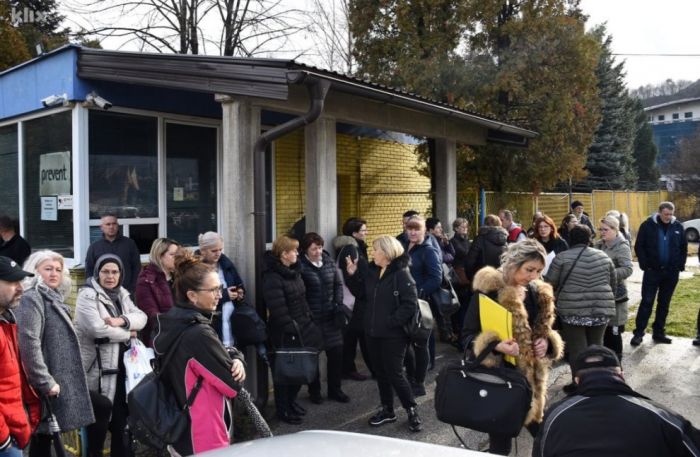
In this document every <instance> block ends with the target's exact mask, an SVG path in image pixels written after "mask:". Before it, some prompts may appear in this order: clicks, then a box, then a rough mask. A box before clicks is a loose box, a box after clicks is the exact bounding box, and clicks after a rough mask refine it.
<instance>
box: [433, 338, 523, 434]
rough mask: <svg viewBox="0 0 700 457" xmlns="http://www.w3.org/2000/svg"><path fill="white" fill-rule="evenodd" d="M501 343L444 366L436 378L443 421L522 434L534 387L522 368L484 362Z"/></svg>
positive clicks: (439, 409) (436, 392) (467, 426)
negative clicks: (491, 365)
mask: <svg viewBox="0 0 700 457" xmlns="http://www.w3.org/2000/svg"><path fill="white" fill-rule="evenodd" d="M497 344H498V341H494V342H492V343H491V344H489V345H488V346H487V347H486V348H485V349H484V350H483V351H482V352H481V354H479V355H478V357H476V358H471V359H468V358H467V357H466V355H465V357H464V359H462V360H461V362H460V363H454V364H451V365H447V366H445V367H444V368H443V369H442V370H441V371H440V374H439V375H438V377H437V380H436V382H437V386H436V388H435V412H436V413H437V418H438V420H440V421H441V422H445V423H447V424H451V425H458V426H460V427H466V428H470V429H472V430H476V431H479V432H484V433H499V434H501V435H507V436H510V437H513V436H517V435H518V433H520V429H521V428H522V426H523V424H524V422H525V417H526V416H527V412H528V411H529V409H530V402H531V400H532V389H531V388H530V385H529V384H528V382H527V379H525V376H523V374H522V373H520V371H518V370H517V369H514V368H509V367H505V366H500V367H496V368H487V367H484V366H482V365H481V362H482V361H483V360H484V359H485V358H486V356H487V355H488V354H489V353H490V352H491V351H493V349H494V348H495V347H496V345H497Z"/></svg>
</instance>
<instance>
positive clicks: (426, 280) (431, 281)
mask: <svg viewBox="0 0 700 457" xmlns="http://www.w3.org/2000/svg"><path fill="white" fill-rule="evenodd" d="M408 246H409V245H406V246H404V248H405V249H406V251H407V252H408V255H409V256H410V258H411V262H410V264H409V267H408V268H409V270H410V271H411V276H413V279H414V280H415V282H416V288H417V289H418V295H419V296H421V297H430V295H431V294H432V293H433V292H435V291H436V290H438V288H439V287H440V284H441V283H442V261H441V260H440V254H439V253H438V251H436V250H435V249H433V248H432V246H431V245H430V244H428V242H427V238H426V239H425V240H423V242H422V243H421V244H416V245H414V246H413V247H412V248H411V249H410V250H409V249H408Z"/></svg>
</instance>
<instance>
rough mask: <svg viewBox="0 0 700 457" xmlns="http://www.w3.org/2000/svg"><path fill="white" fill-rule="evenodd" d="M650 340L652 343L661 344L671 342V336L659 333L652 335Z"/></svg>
mask: <svg viewBox="0 0 700 457" xmlns="http://www.w3.org/2000/svg"><path fill="white" fill-rule="evenodd" d="M651 339H652V340H654V343H661V344H671V342H672V341H673V340H672V339H671V338H669V337H667V336H666V335H664V334H663V333H662V334H660V335H653V336H652V337H651Z"/></svg>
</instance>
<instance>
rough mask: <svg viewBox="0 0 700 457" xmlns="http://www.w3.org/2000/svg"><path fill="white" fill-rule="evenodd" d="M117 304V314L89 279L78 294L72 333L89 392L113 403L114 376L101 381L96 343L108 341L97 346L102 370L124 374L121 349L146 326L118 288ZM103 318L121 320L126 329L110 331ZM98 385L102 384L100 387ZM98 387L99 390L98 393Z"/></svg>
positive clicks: (113, 306) (95, 282) (138, 311)
mask: <svg viewBox="0 0 700 457" xmlns="http://www.w3.org/2000/svg"><path fill="white" fill-rule="evenodd" d="M119 300H120V301H121V307H122V311H121V312H119V310H118V309H117V307H116V306H115V305H114V304H113V303H112V300H111V299H110V298H109V296H108V295H107V294H106V293H105V291H104V289H103V288H102V287H101V286H100V285H99V284H98V283H97V280H95V278H90V279H89V280H88V284H87V286H86V287H83V288H82V289H80V292H78V299H77V300H76V303H75V319H74V323H75V332H76V333H77V334H78V342H79V343H80V358H81V360H82V362H83V368H84V369H85V375H86V376H87V382H88V388H89V389H90V390H91V391H93V392H99V393H101V394H102V395H104V396H106V397H107V398H109V399H110V401H114V394H115V392H116V391H117V375H116V373H115V374H102V376H101V378H102V379H101V380H100V367H99V364H98V363H97V348H96V346H97V345H96V344H95V340H96V339H98V338H108V339H109V342H105V343H102V344H100V345H99V348H100V349H99V351H100V360H101V362H102V370H103V371H104V370H119V371H121V372H124V370H125V369H124V362H123V360H120V346H122V345H126V346H128V345H129V342H130V339H131V333H130V331H131V330H137V331H138V330H141V329H142V328H143V327H144V325H146V321H147V319H148V318H147V316H146V314H145V313H144V312H143V311H141V310H140V309H138V308H137V307H136V305H134V302H132V301H131V298H130V297H129V292H128V291H127V290H126V289H124V288H123V287H120V290H119ZM106 317H122V318H123V319H124V320H125V321H126V327H110V326H109V325H107V324H105V322H104V319H105V318H106ZM100 381H101V383H100ZM100 384H101V385H102V389H101V390H100V388H99V387H100Z"/></svg>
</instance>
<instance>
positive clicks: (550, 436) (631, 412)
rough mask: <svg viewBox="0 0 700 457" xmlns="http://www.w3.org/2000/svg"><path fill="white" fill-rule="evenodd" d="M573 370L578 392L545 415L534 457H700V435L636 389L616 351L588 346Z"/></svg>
mask: <svg viewBox="0 0 700 457" xmlns="http://www.w3.org/2000/svg"><path fill="white" fill-rule="evenodd" d="M572 370H573V371H574V374H575V378H574V379H575V381H576V383H577V384H578V389H577V390H576V393H575V394H574V395H571V396H569V397H567V398H565V399H564V400H561V401H560V402H558V403H555V404H554V405H552V406H551V407H550V408H549V410H548V411H547V413H546V414H545V417H544V422H543V423H542V426H541V427H540V431H539V433H538V435H537V437H536V438H535V443H534V445H533V448H532V455H533V457H554V456H567V457H571V456H581V457H583V456H596V457H607V456H610V457H613V456H615V457H620V456H630V457H631V456H635V457H645V456H649V457H651V456H654V457H657V456H664V457H676V456H677V457H681V456H683V457H700V430H698V429H696V428H694V427H693V426H692V424H691V423H690V422H689V421H687V420H686V419H684V418H683V417H682V416H680V415H678V414H676V413H674V412H672V411H670V410H668V409H666V408H664V407H663V406H661V405H659V404H657V403H655V402H653V401H651V400H649V399H648V398H647V397H645V396H643V395H641V394H639V393H637V392H635V391H634V390H632V388H631V387H629V386H628V385H627V384H626V383H625V380H624V378H623V376H622V369H621V367H620V361H619V360H618V359H617V356H616V355H615V353H614V352H613V351H611V350H610V349H608V348H606V347H603V346H595V345H594V346H590V347H589V348H588V349H586V350H585V351H583V352H582V353H581V354H579V356H578V357H577V358H576V360H575V361H574V364H573V365H572Z"/></svg>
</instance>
